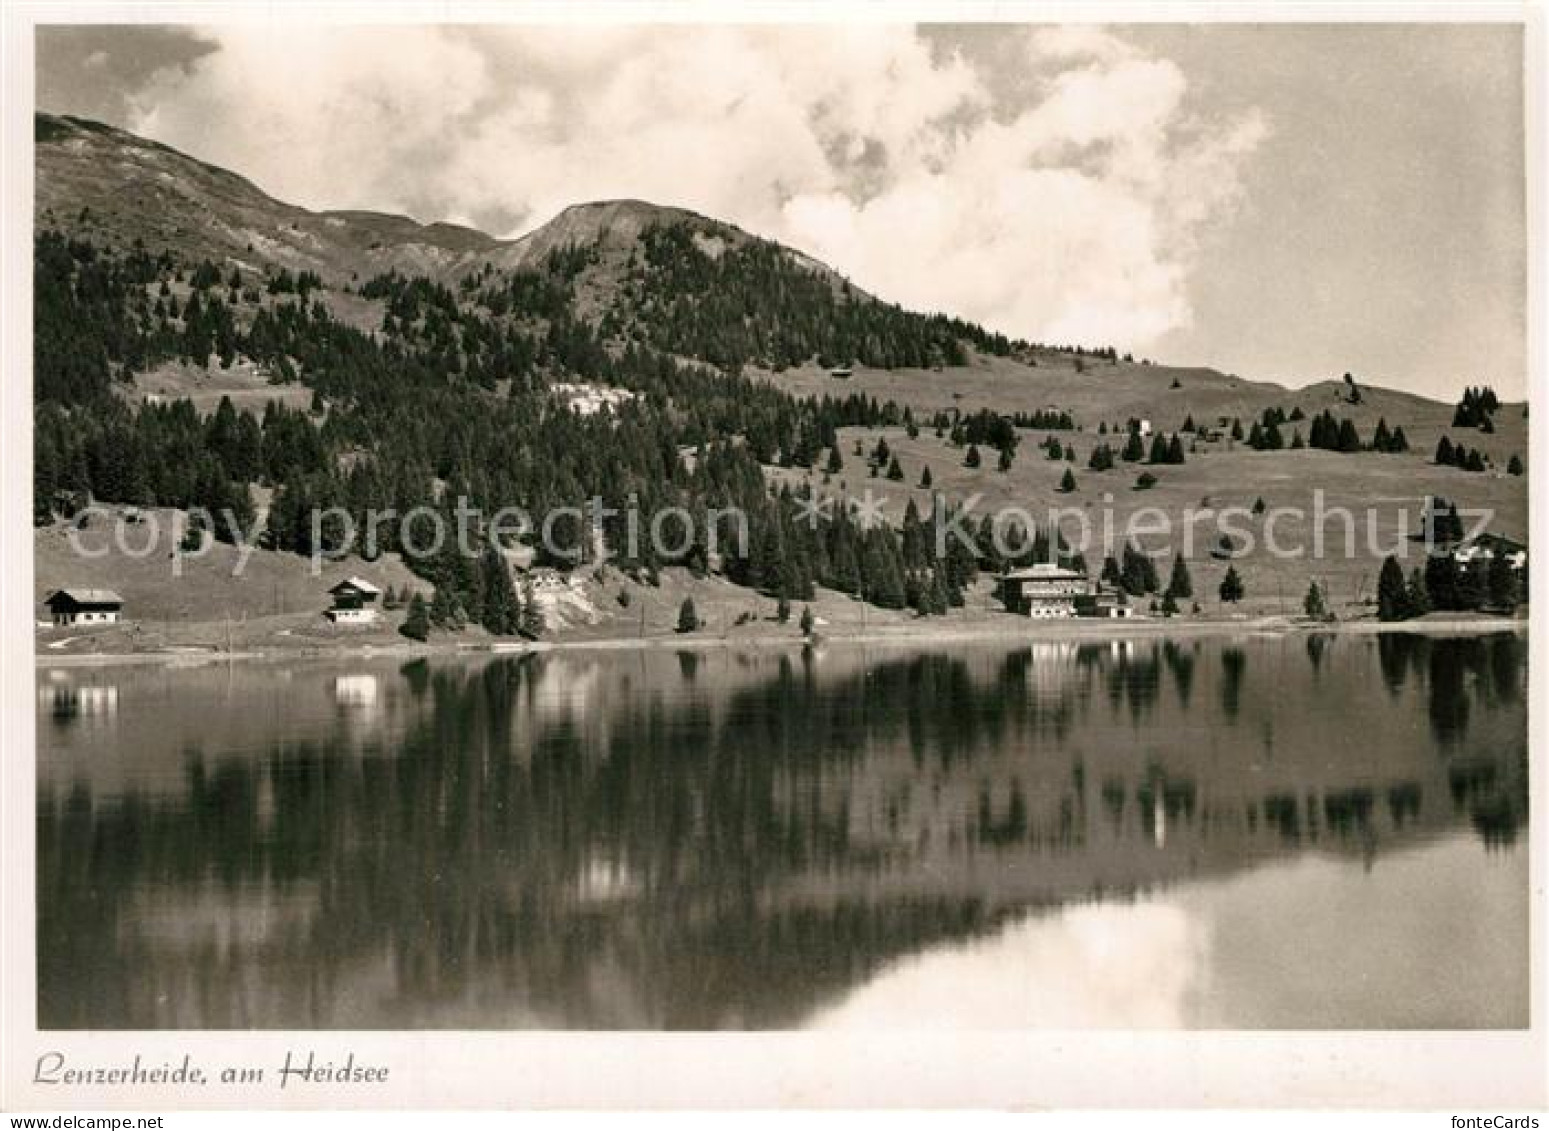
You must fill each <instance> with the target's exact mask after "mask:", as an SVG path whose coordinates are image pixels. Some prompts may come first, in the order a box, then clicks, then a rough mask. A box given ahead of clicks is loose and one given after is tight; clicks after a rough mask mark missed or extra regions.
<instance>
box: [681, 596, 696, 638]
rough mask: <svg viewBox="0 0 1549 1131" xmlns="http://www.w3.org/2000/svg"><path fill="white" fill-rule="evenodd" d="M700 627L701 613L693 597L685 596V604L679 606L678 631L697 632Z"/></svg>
mask: <svg viewBox="0 0 1549 1131" xmlns="http://www.w3.org/2000/svg"><path fill="white" fill-rule="evenodd" d="M698 629H699V613H698V612H697V611H696V610H695V608H694V599H693V598H692V597H685V598H683V604H682V605H680V606H678V631H679V632H696V631H698Z"/></svg>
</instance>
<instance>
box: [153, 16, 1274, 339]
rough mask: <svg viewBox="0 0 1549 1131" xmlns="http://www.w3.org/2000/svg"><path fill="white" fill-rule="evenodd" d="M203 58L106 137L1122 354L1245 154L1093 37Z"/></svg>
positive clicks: (544, 35)
mask: <svg viewBox="0 0 1549 1131" xmlns="http://www.w3.org/2000/svg"><path fill="white" fill-rule="evenodd" d="M203 34H204V35H205V36H206V37H207V38H208V39H209V40H210V41H211V42H213V43H214V45H215V47H216V50H213V51H211V52H209V53H208V54H206V55H204V56H202V57H201V58H199V59H198V60H196V61H195V62H193V63H192V64H186V65H183V66H179V67H176V68H168V69H166V70H163V71H160V72H158V73H157V74H156V75H154V76H153V78H152V79H151V80H150V81H149V82H148V83H146V84H145V85H144V87H143V88H142V89H140V90H138V91H137V92H135V93H134V95H133V96H132V99H131V107H132V112H131V115H130V117H131V128H134V129H137V130H140V131H142V132H145V133H147V134H149V135H150V136H153V137H155V138H157V139H159V140H162V141H165V142H167V143H169V144H171V145H175V146H178V147H180V148H185V149H187V150H189V151H190V152H193V153H195V154H197V155H199V156H200V157H203V158H205V159H207V160H211V161H214V162H217V163H220V164H224V165H228V166H230V167H232V168H234V169H236V170H238V171H240V172H242V173H244V174H246V175H248V176H250V177H251V178H253V179H254V180H255V181H257V182H258V183H259V184H260V185H262V186H263V187H264V188H265V189H267V190H268V191H270V192H272V193H273V194H275V195H276V196H279V197H281V198H284V199H288V200H292V201H295V202H297V203H301V204H305V205H308V206H311V207H317V208H323V207H331V208H338V207H352V208H375V209H382V210H401V211H406V212H409V213H411V214H413V215H415V216H417V217H419V218H421V219H456V220H462V221H465V222H468V223H473V224H475V225H477V226H480V227H483V228H486V229H488V230H492V231H494V232H496V233H497V234H504V235H512V234H516V233H518V232H520V231H522V230H525V229H527V228H530V227H533V226H535V225H536V224H538V223H540V222H542V221H543V220H545V219H547V218H548V217H549V216H551V215H553V214H554V213H556V212H558V211H559V210H560V209H562V208H563V207H565V206H566V205H568V204H572V203H575V202H577V201H582V200H593V199H604V198H612V197H639V198H643V199H647V200H653V201H656V202H658V203H664V204H677V205H682V206H686V207H689V208H693V209H696V210H698V211H701V212H705V213H707V214H709V215H713V216H716V217H719V218H723V219H727V220H730V221H732V222H734V223H737V224H740V225H742V226H743V227H746V228H748V229H749V230H752V231H755V232H757V233H759V234H761V235H766V236H769V237H771V238H774V239H779V240H782V241H785V242H789V243H792V244H794V245H795V246H798V247H800V248H801V249H802V250H804V251H807V252H810V253H811V254H813V255H815V256H817V257H818V258H820V259H823V260H825V261H826V262H829V263H831V264H832V265H833V266H835V267H836V268H838V269H839V270H840V271H843V272H844V273H845V274H847V275H849V276H851V277H852V278H853V279H854V280H855V281H856V282H857V283H858V284H860V285H861V286H863V287H865V288H866V289H868V290H870V291H872V292H873V293H876V294H878V295H880V296H882V297H885V298H888V299H891V300H895V301H899V302H903V303H905V304H908V305H911V306H915V307H921V308H926V309H940V310H948V311H951V312H953V313H957V314H962V315H965V316H967V317H971V318H975V319H978V320H980V321H983V322H985V323H987V324H989V325H991V326H993V327H995V328H997V329H1001V330H1004V331H1006V332H1008V333H1012V334H1015V335H1020V336H1026V337H1030V338H1035V339H1040V340H1052V341H1062V342H1063V341H1084V342H1104V343H1107V342H1112V343H1114V344H1118V345H1121V346H1123V347H1124V348H1137V349H1138V348H1143V347H1145V346H1146V345H1147V344H1149V343H1151V342H1153V341H1155V340H1156V339H1157V338H1159V337H1160V336H1161V335H1163V334H1165V333H1167V332H1169V331H1173V330H1177V329H1180V328H1183V327H1186V326H1187V325H1188V324H1189V321H1190V317H1191V314H1190V308H1189V297H1188V295H1189V292H1188V282H1189V274H1190V270H1191V268H1192V265H1193V263H1194V261H1195V259H1196V254H1195V253H1196V240H1197V238H1198V236H1199V234H1200V232H1201V231H1202V230H1203V229H1204V228H1205V226H1206V225H1208V224H1210V223H1212V222H1215V221H1218V220H1219V219H1221V218H1222V217H1224V216H1226V215H1228V214H1229V212H1230V210H1231V209H1232V208H1233V206H1234V205H1235V203H1236V201H1237V199H1238V197H1239V196H1240V194H1241V191H1242V190H1241V183H1242V182H1241V173H1242V170H1243V168H1244V166H1245V163H1246V161H1247V160H1248V159H1249V158H1250V157H1251V155H1252V153H1253V151H1254V150H1255V148H1256V147H1257V146H1258V144H1259V142H1260V141H1261V139H1262V138H1263V137H1264V134H1265V126H1264V123H1263V122H1262V120H1261V119H1260V118H1259V117H1258V116H1256V115H1251V114H1250V115H1248V116H1245V117H1239V118H1234V119H1229V120H1220V119H1218V118H1209V117H1201V116H1198V115H1197V114H1196V113H1195V112H1194V111H1192V110H1191V108H1190V101H1189V98H1188V94H1189V90H1188V78H1187V76H1186V75H1185V74H1184V73H1183V72H1182V71H1181V70H1180V69H1179V68H1178V67H1177V66H1176V65H1174V64H1173V63H1172V62H1170V61H1168V60H1166V59H1163V58H1156V57H1153V56H1151V55H1148V54H1147V53H1145V52H1143V51H1141V50H1139V49H1138V48H1136V47H1135V46H1134V45H1132V44H1130V43H1128V42H1126V41H1125V40H1124V39H1122V38H1121V37H1118V36H1116V35H1113V34H1111V33H1109V32H1107V31H1105V30H1102V29H1098V28H1077V27H1058V28H1041V29H1036V28H1028V29H1017V28H1008V29H1006V32H1005V35H1006V37H1007V39H1008V42H1009V44H1010V46H1009V47H1007V46H1006V45H1005V44H1002V45H1001V47H1000V48H999V49H998V50H997V52H996V54H995V57H994V59H993V60H988V59H985V58H975V57H973V56H972V54H971V53H968V52H962V51H957V50H953V49H952V48H951V46H950V41H949V38H948V42H947V44H946V46H944V45H943V41H942V40H941V38H940V37H939V36H938V37H932V39H931V40H927V38H926V37H924V36H923V35H922V34H920V33H919V32H918V31H917V30H916V29H914V28H911V27H905V26H864V27H842V26H827V27H784V26H782V27H736V26H703V27H691V28H690V27H666V26H658V27H636V28H618V27H609V28H578V27H573V26H572V27H511V26H507V27H496V28H470V27H435V28H402V27H392V28H388V27H381V28H315V29H298V28H297V27H295V26H294V25H283V26H282V25H276V26H274V27H272V28H263V27H257V28H255V27H252V26H245V27H229V28H218V29H212V30H209V31H207V32H205V33H203ZM1008 67H1009V68H1012V69H1013V70H1014V71H1015V75H1014V76H1013V77H1015V78H1016V80H1017V81H1016V82H1015V83H1008V82H1006V81H1005V80H1006V78H1007V75H1006V74H1005V73H993V72H994V70H995V69H996V68H999V69H1001V70H1002V71H1003V70H1004V69H1005V68H1008Z"/></svg>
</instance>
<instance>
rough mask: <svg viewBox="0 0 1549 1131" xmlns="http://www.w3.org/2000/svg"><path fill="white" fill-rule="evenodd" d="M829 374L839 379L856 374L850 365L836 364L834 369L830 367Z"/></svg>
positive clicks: (846, 378)
mask: <svg viewBox="0 0 1549 1131" xmlns="http://www.w3.org/2000/svg"><path fill="white" fill-rule="evenodd" d="M828 375H829V376H830V377H833V378H835V379H837V380H840V381H845V380H848V379H849V378H851V377H853V376H854V375H855V374H854V372H853V371H852V370H851V369H850V368H849V367H848V366H844V365H839V366H835V367H834V368H833V369H830V370H829V371H828Z"/></svg>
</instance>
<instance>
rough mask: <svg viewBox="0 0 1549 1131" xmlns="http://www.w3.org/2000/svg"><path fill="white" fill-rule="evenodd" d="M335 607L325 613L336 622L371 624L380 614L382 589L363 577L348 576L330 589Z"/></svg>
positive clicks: (329, 592)
mask: <svg viewBox="0 0 1549 1131" xmlns="http://www.w3.org/2000/svg"><path fill="white" fill-rule="evenodd" d="M328 594H329V596H331V597H332V598H333V607H332V608H331V609H329V610H328V611H327V612H326V613H324V614H323V615H324V616H326V617H327V618H328V619H329V620H331V621H333V622H334V624H370V623H371V622H373V621H375V620H376V619H377V616H378V615H379V613H378V609H377V604H376V603H377V598H379V597H381V596H382V591H381V590H380V589H378V588H377V587H376V586H375V585H373V584H371V582H369V581H367V580H366V579H365V578H363V577H346V578H345V579H344V580H343V581H341V582H339V584H337V585H335V586H334V587H333V588H332V589H330V590H329V591H328Z"/></svg>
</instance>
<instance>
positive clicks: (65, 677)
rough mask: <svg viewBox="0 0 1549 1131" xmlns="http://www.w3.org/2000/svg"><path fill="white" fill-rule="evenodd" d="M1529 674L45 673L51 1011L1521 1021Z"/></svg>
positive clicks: (1211, 655) (43, 1004)
mask: <svg viewBox="0 0 1549 1131" xmlns="http://www.w3.org/2000/svg"><path fill="white" fill-rule="evenodd" d="M1526 652H1527V647H1526V640H1525V638H1523V637H1520V636H1517V635H1515V634H1510V633H1504V634H1498V635H1489V636H1458V637H1436V638H1431V637H1425V636H1419V635H1405V634H1383V635H1380V636H1373V637H1362V636H1346V637H1336V636H1333V635H1328V636H1306V637H1300V636H1298V637H1285V638H1273V637H1265V638H1244V639H1238V640H1213V639H1199V640H1162V639H1154V638H1138V639H1133V640H1126V641H1114V642H1102V643H1074V642H1066V643H1039V644H1033V645H1031V646H1025V645H1024V646H1021V647H1017V648H1007V647H1006V646H984V645H976V646H962V647H954V648H946V649H932V650H928V651H910V650H906V649H903V648H881V649H870V650H865V649H860V648H844V647H834V648H829V649H826V650H824V651H823V652H821V653H817V652H812V651H808V652H805V653H802V652H796V651H793V652H790V653H779V652H773V651H755V652H738V651H735V650H717V649H711V650H707V651H705V652H703V653H693V652H687V651H685V652H682V653H676V652H659V651H643V652H636V653H616V652H607V653H596V654H586V653H548V654H537V655H528V656H517V657H510V658H494V659H486V660H482V661H464V660H451V659H447V660H417V661H414V662H411V663H408V664H405V665H402V666H398V665H397V664H396V663H387V662H364V661H363V662H358V663H352V664H340V663H335V664H329V665H325V664H315V665H310V666H298V667H292V668H280V667H277V666H274V665H268V664H255V665H249V666H245V667H240V666H239V667H237V668H236V669H235V672H233V670H232V669H231V668H228V667H224V666H222V667H210V668H195V669H189V670H163V669H139V668H133V669H118V670H113V669H102V670H95V671H84V670H73V669H72V670H60V671H54V672H49V671H46V670H40V673H39V688H40V691H39V700H38V714H39V723H38V727H39V735H40V745H41V750H40V754H39V788H38V798H37V800H38V889H39V892H38V898H39V918H38V955H39V996H38V1008H39V1023H40V1025H42V1026H43V1027H45V1028H109V1029H110V1028H206V1027H213V1028H245V1027H264V1028H373V1027H387V1028H414V1027H455V1028H519V1027H535V1026H536V1027H554V1028H567V1027H569V1028H577V1027H579V1028H644V1029H662V1028H669V1029H683V1028H687V1029H713V1028H736V1027H751V1028H797V1027H802V1026H806V1025H820V1024H821V1025H828V1024H840V1025H845V1024H862V1025H866V1024H888V1025H894V1024H917V1025H925V1026H934V1025H938V1024H969V1025H994V1026H999V1025H1011V1026H1039V1025H1071V1026H1081V1025H1125V1026H1145V1025H1155V1026H1191V1025H1193V1026H1198V1025H1207V1026H1221V1027H1281V1026H1299V1025H1304V1026H1345V1027H1387V1026H1406V1025H1407V1026H1442V1027H1446V1026H1518V1025H1524V1024H1526V1022H1527V996H1528V959H1527V896H1528V891H1527V864H1526V855H1527V853H1526V846H1525V843H1523V842H1524V840H1525V838H1524V836H1523V832H1524V830H1525V827H1526V821H1527V742H1526V709H1525V705H1524V702H1523V699H1524V694H1525V671H1526ZM685 657H688V658H687V659H685ZM108 703H111V704H112V710H111V711H107V710H104V709H102V708H101V706H100V705H102V704H108Z"/></svg>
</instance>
